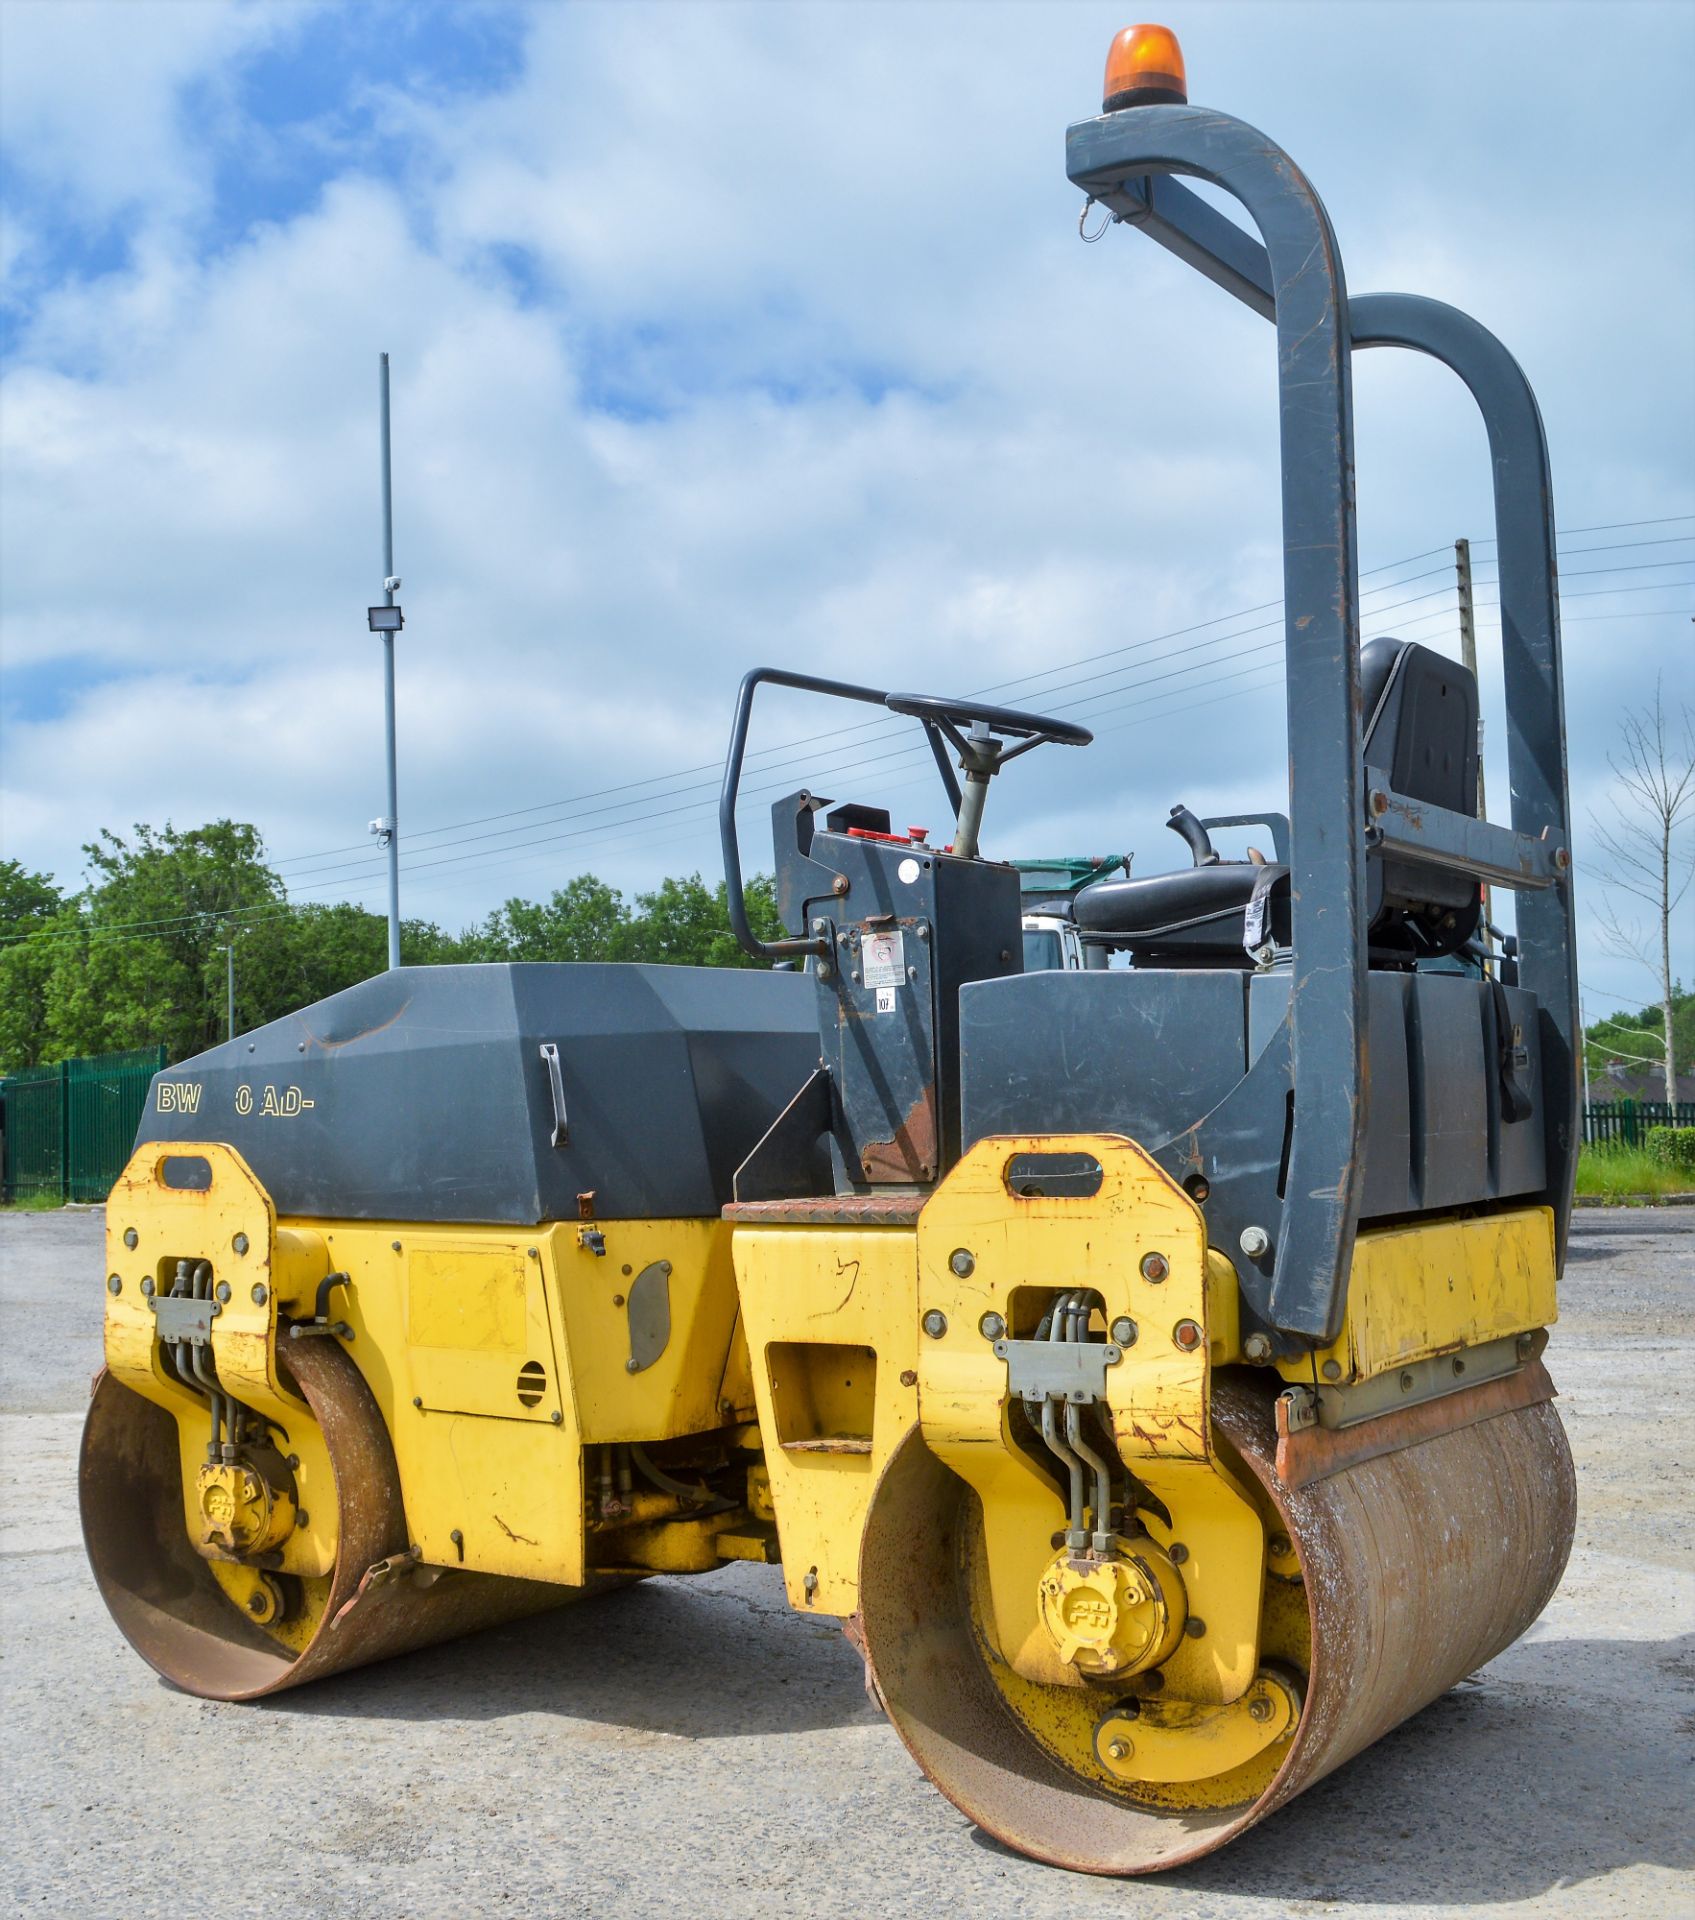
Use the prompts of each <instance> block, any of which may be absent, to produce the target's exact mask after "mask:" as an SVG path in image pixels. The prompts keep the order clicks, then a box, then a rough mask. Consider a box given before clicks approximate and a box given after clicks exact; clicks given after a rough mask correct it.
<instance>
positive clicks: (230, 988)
mask: <svg viewBox="0 0 1695 1920" xmlns="http://www.w3.org/2000/svg"><path fill="white" fill-rule="evenodd" d="M224 961H225V965H226V972H225V975H224V1010H225V1011H226V1012H227V1013H228V1015H229V1021H230V1038H231V1039H232V1040H233V1039H234V1038H235V942H234V941H233V940H228V941H226V942H225V943H224Z"/></svg>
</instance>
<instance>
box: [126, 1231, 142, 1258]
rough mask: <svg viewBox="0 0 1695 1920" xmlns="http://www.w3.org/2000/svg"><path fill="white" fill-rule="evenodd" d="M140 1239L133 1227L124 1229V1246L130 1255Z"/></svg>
mask: <svg viewBox="0 0 1695 1920" xmlns="http://www.w3.org/2000/svg"><path fill="white" fill-rule="evenodd" d="M140 1239H141V1235H140V1234H139V1233H137V1232H136V1230H135V1228H134V1227H125V1228H124V1245H125V1246H126V1247H128V1248H129V1250H130V1252H131V1253H134V1252H135V1249H136V1245H137V1243H138V1242H139V1241H140Z"/></svg>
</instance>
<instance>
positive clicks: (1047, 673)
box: [273, 514, 1695, 877]
mask: <svg viewBox="0 0 1695 1920" xmlns="http://www.w3.org/2000/svg"><path fill="white" fill-rule="evenodd" d="M1680 520H1695V514H1672V515H1669V516H1665V517H1664V518H1660V519H1654V520H1640V521H1632V520H1621V521H1615V522H1611V523H1609V525H1607V526H1604V527H1601V526H1597V527H1579V528H1572V529H1569V530H1568V531H1570V532H1571V533H1574V534H1575V533H1601V532H1611V531H1616V530H1627V529H1631V528H1635V527H1641V526H1669V525H1671V524H1673V523H1674V522H1677V521H1680ZM1684 540H1695V534H1681V535H1674V536H1670V537H1668V538H1667V539H1665V540H1663V541H1625V542H1619V543H1615V545H1613V546H1611V547H1609V546H1598V547H1585V548H1579V549H1577V550H1576V551H1578V552H1581V553H1606V552H1613V551H1623V550H1624V549H1625V548H1628V547H1636V546H1643V545H1660V544H1666V545H1670V544H1676V543H1677V542H1679V541H1684ZM1493 544H1494V542H1493V541H1488V540H1485V541H1474V542H1473V545H1475V546H1487V545H1493ZM1449 551H1450V550H1449V549H1448V548H1447V547H1445V546H1444V547H1430V548H1427V549H1425V550H1424V551H1423V552H1422V553H1415V554H1409V555H1407V556H1405V557H1403V558H1402V559H1399V560H1387V561H1384V562H1383V563H1382V564H1381V565H1379V566H1376V567H1370V568H1367V569H1366V570H1365V571H1364V572H1363V573H1362V574H1361V575H1360V578H1361V579H1362V580H1364V579H1369V578H1371V577H1372V576H1373V575H1375V574H1379V573H1388V572H1393V571H1394V570H1395V569H1396V568H1398V567H1403V566H1411V565H1414V564H1415V563H1416V562H1418V561H1420V560H1427V559H1430V558H1432V557H1434V556H1435V555H1437V554H1445V553H1447V552H1449ZM1486 564H1490V565H1492V564H1494V563H1493V562H1488V563H1486ZM1667 564H1678V563H1675V562H1674V563H1667ZM1448 571H1450V568H1449V567H1448V566H1442V567H1432V568H1430V569H1428V570H1427V571H1426V572H1424V573H1421V574H1412V575H1409V576H1407V577H1406V578H1405V579H1402V580H1399V581H1390V582H1385V583H1384V584H1383V585H1382V586H1381V587H1372V588H1367V589H1365V592H1366V593H1380V592H1387V591H1390V590H1392V589H1393V588H1394V587H1395V586H1406V585H1410V584H1412V582H1414V581H1416V580H1428V579H1431V578H1433V577H1434V576H1435V575H1437V574H1439V573H1446V572H1448ZM1362 597H1363V596H1362ZM1282 604H1283V603H1282V601H1281V599H1277V600H1267V601H1263V602H1262V603H1261V604H1260V605H1258V606H1254V607H1244V608H1240V609H1238V610H1237V611H1236V612H1235V613H1226V614H1218V615H1215V616H1214V617H1213V618H1212V619H1211V620H1203V621H1201V622H1199V623H1197V624H1196V625H1194V626H1190V627H1180V628H1175V629H1173V630H1172V631H1171V632H1169V633H1165V634H1158V635H1155V636H1154V637H1153V638H1152V639H1150V640H1145V641H1137V642H1133V643H1131V645H1130V647H1128V648H1109V649H1107V650H1106V651H1105V652H1102V653H1097V654H1086V655H1084V656H1083V657H1082V658H1081V659H1078V660H1072V661H1067V662H1063V663H1062V664H1060V665H1059V666H1055V667H1049V668H1045V669H1043V670H1041V671H1040V672H1037V673H1034V674H1029V675H1024V676H1022V677H1020V678H1018V679H1014V680H1003V681H999V682H997V683H995V685H993V686H990V687H986V688H982V689H980V693H995V692H1000V691H1003V690H1005V689H1007V688H1010V687H1016V686H1034V685H1035V683H1036V682H1038V681H1041V680H1044V679H1047V678H1049V677H1051V676H1052V675H1053V674H1055V673H1063V672H1067V671H1069V670H1070V669H1071V668H1073V667H1078V666H1088V665H1092V664H1093V663H1094V662H1095V661H1096V660H1103V659H1109V658H1113V657H1115V656H1117V655H1119V654H1121V653H1123V652H1126V651H1134V650H1137V649H1139V648H1142V647H1147V646H1153V645H1157V644H1159V642H1160V641H1162V640H1171V639H1181V638H1184V637H1185V636H1186V635H1188V634H1190V633H1195V632H1199V631H1201V630H1203V629H1204V628H1206V627H1209V626H1220V625H1223V624H1224V623H1225V622H1226V621H1229V620H1233V619H1243V618H1246V617H1247V616H1248V615H1250V614H1254V613H1265V612H1270V611H1271V610H1273V609H1274V608H1277V607H1280V606H1281V605H1282ZM1374 611H1375V612H1387V611H1390V609H1387V608H1379V609H1375V610H1374ZM887 725H888V723H887V722H886V721H882V720H878V721H867V722H863V723H861V724H860V725H858V726H855V727H848V728H827V729H825V730H823V731H822V732H819V733H814V734H806V735H801V736H800V737H798V738H796V739H793V740H788V741H783V742H780V743H778V744H777V745H776V746H773V747H766V748H758V749H755V750H754V751H753V752H751V753H750V754H749V756H748V758H749V759H750V760H757V759H760V758H763V757H768V756H770V755H772V754H776V753H782V752H786V751H788V750H790V749H792V748H794V747H798V746H806V745H810V744H812V743H813V742H814V741H817V740H821V739H828V738H831V737H836V736H841V737H847V736H851V735H858V734H864V733H867V732H874V731H877V730H879V729H880V728H885V727H886V726H887ZM721 764H722V763H721V762H720V761H718V760H709V761H703V762H701V763H700V764H699V765H698V766H693V767H684V768H679V769H676V770H674V771H673V772H671V773H663V774H652V775H650V776H648V777H647V778H646V779H643V780H630V781H624V782H622V783H620V784H619V785H617V786H612V787H601V788H597V789H594V790H593V791H591V792H588V793H584V794H576V795H572V796H570V797H568V798H563V799H557V800H544V801H538V802H536V803H535V804H534V805H533V806H528V807H513V808H509V809H507V810H505V811H504V812H500V813H492V814H483V815H480V816H478V817H476V818H474V819H469V820H458V821H451V822H447V823H444V824H443V825H441V826H439V827H425V828H420V829H418V830H417V831H416V832H415V833H414V834H412V835H411V836H410V838H411V840H412V841H413V842H414V843H415V842H416V841H418V840H420V839H431V838H434V837H435V836H437V835H439V834H444V833H454V832H457V831H459V829H461V828H464V827H475V826H486V825H489V824H490V823H492V822H494V821H497V820H510V819H520V818H523V817H524V816H526V815H529V814H532V813H545V812H548V811H550V810H552V809H553V808H555V807H568V806H575V805H577V804H578V803H579V802H580V801H583V800H597V799H603V798H605V797H606V796H608V795H610V794H617V793H628V792H633V791H635V790H636V789H637V788H640V787H648V786H658V785H662V784H664V783H666V782H668V781H670V780H674V779H682V778H685V777H687V776H688V775H691V774H696V773H709V772H712V771H714V770H716V769H717V768H719V767H720V766H721ZM653 797H655V798H659V797H661V796H658V795H655V796H653ZM364 850H365V843H364V842H354V843H352V844H350V845H348V846H345V847H330V848H326V849H324V850H323V851H322V852H320V853H310V854H295V855H291V856H288V857H287V858H284V859H281V860H277V861H275V862H273V865H274V866H275V867H276V868H277V869H278V870H281V869H282V868H285V867H299V866H304V865H306V864H307V863H308V862H310V861H313V860H319V859H329V858H332V857H334V856H335V855H337V854H341V853H358V852H362V851H364ZM423 850H424V851H428V850H429V849H423ZM355 864H360V863H355ZM301 877H305V876H304V875H302V876H301Z"/></svg>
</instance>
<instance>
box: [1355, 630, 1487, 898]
mask: <svg viewBox="0 0 1695 1920" xmlns="http://www.w3.org/2000/svg"><path fill="white" fill-rule="evenodd" d="M1360 713H1361V725H1360V732H1361V736H1362V738H1363V740H1364V743H1365V764H1366V765H1367V766H1368V767H1375V768H1376V769H1377V770H1378V772H1379V773H1383V774H1387V775H1388V777H1389V784H1390V786H1391V787H1392V788H1393V789H1394V790H1395V792H1396V793H1399V794H1404V795H1405V796H1406V798H1407V799H1409V800H1422V801H1424V802H1425V803H1426V804H1427V805H1428V806H1433V807H1445V808H1447V809H1449V811H1451V812H1453V813H1466V814H1475V813H1476V812H1477V681H1476V678H1475V677H1474V676H1473V675H1472V674H1471V672H1470V671H1469V670H1468V669H1467V668H1465V667H1462V666H1459V665H1457V664H1456V663H1455V662H1454V661H1452V660H1447V659H1444V658H1443V656H1442V655H1441V654H1439V653H1433V652H1432V651H1431V649H1430V648H1429V647H1421V646H1419V645H1418V643H1417V642H1416V641H1412V640H1395V639H1391V638H1389V637H1388V636H1384V637H1383V638H1381V639H1377V640H1370V641H1368V642H1367V643H1366V644H1365V646H1363V647H1362V648H1361V649H1360ZM1371 881H1372V885H1371V902H1370V905H1371V912H1372V916H1373V918H1374V919H1375V918H1376V917H1377V916H1378V914H1379V912H1380V911H1381V909H1382V908H1383V907H1386V906H1387V907H1399V908H1402V909H1405V910H1409V911H1411V912H1413V913H1416V914H1421V915H1423V914H1427V913H1428V912H1429V911H1430V910H1432V909H1438V910H1441V911H1442V912H1443V913H1446V912H1447V911H1449V910H1459V909H1463V908H1468V907H1470V906H1472V905H1473V904H1474V903H1475V902H1476V900H1477V882H1476V881H1475V880H1472V879H1470V878H1468V877H1467V876H1466V875H1465V874H1460V873H1446V872H1443V871H1442V870H1441V869H1440V868H1436V867H1425V866H1414V865H1412V864H1411V863H1410V862H1407V861H1401V860H1383V861H1373V863H1372V874H1371Z"/></svg>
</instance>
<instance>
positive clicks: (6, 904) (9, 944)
mask: <svg viewBox="0 0 1695 1920" xmlns="http://www.w3.org/2000/svg"><path fill="white" fill-rule="evenodd" d="M76 929H77V913H76V909H75V908H74V907H68V906H67V905H66V903H65V899H64V896H63V895H62V894H61V893H60V891H59V889H58V888H57V887H56V886H55V885H54V884H53V882H52V880H50V879H49V878H48V876H47V875H46V874H44V873H31V872H30V871H29V870H28V869H27V868H26V867H25V866H24V865H23V864H22V862H21V861H17V860H0V1072H6V1071H16V1070H17V1069H18V1068H20V1067H33V1066H35V1065H37V1064H38V1063H39V1062H40V1060H41V1058H42V1052H41V1049H42V1045H43V1043H44V1041H45V1039H46V1032H47V982H48V979H49V976H50V975H51V974H52V971H53V958H54V947H55V945H56V943H57V941H59V940H62V939H65V938H66V937H67V936H71V937H74V936H75V934H76Z"/></svg>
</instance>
